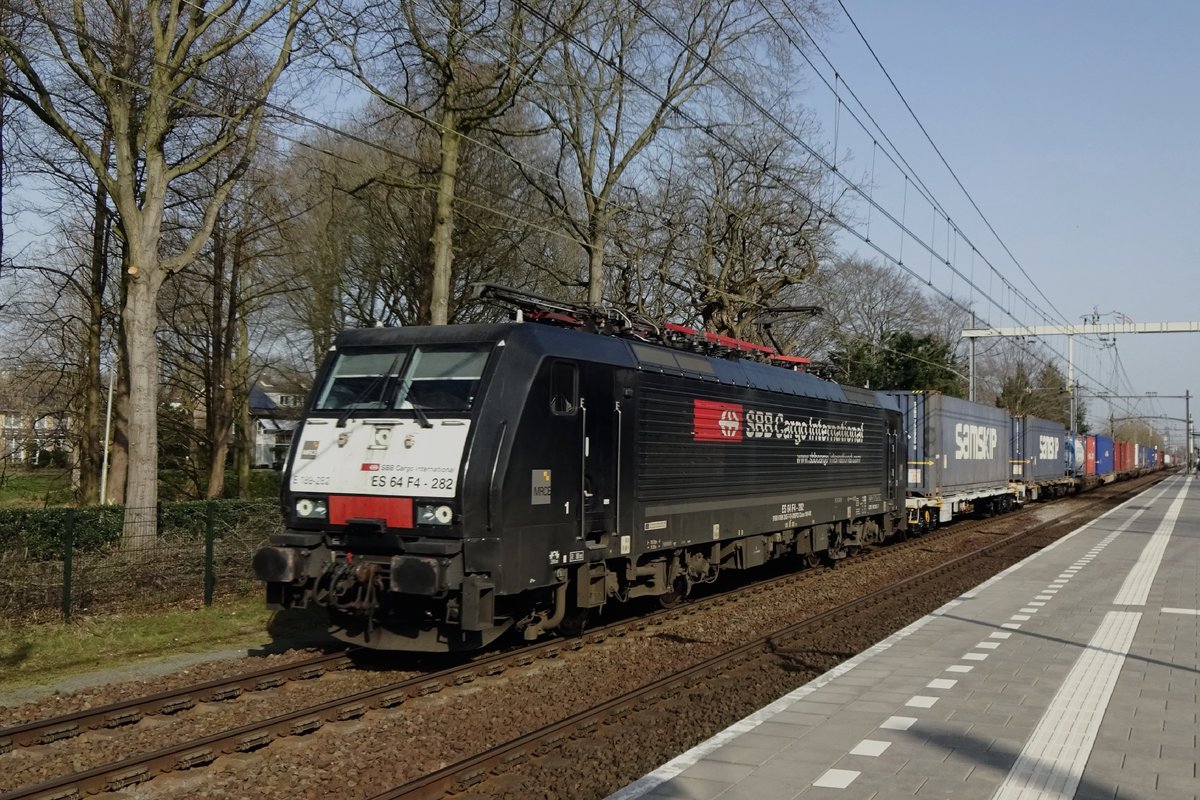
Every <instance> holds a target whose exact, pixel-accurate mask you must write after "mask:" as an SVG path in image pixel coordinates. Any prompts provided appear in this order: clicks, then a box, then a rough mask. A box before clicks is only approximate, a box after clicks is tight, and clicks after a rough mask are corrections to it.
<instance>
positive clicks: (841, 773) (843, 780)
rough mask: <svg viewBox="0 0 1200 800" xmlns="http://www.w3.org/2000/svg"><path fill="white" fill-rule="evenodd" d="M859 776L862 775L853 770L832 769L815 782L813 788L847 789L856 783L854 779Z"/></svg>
mask: <svg viewBox="0 0 1200 800" xmlns="http://www.w3.org/2000/svg"><path fill="white" fill-rule="evenodd" d="M859 775H862V773H861V772H857V771H855V770H852V769H831V770H827V771H826V772H825V774H824V775H822V776H821V777H819V778H817V779H816V780H815V781H813V786H820V787H821V788H822V789H845V788H846V787H847V786H849V785H850V784H852V783H854V779H855V778H857V777H858V776H859Z"/></svg>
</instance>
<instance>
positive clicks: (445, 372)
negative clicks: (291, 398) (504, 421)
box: [316, 345, 488, 413]
mask: <svg viewBox="0 0 1200 800" xmlns="http://www.w3.org/2000/svg"><path fill="white" fill-rule="evenodd" d="M487 358H488V348H487V346H486V345H457V346H454V345H452V346H437V347H398V348H395V349H392V350H386V351H372V352H367V353H363V352H358V353H355V352H345V351H343V352H340V353H338V356H337V361H336V362H334V365H333V368H332V369H331V370H330V372H329V377H328V378H327V379H326V382H325V385H324V386H323V387H322V388H321V390H320V392H319V393H318V394H317V402H316V408H317V409H319V410H323V411H345V412H350V411H355V410H360V409H361V410H376V411H384V410H388V409H392V410H414V409H415V410H418V411H420V412H425V411H441V412H447V413H461V412H465V411H469V410H470V409H471V406H472V404H473V403H474V402H475V395H476V393H477V392H478V391H479V382H480V379H481V378H482V377H483V368H484V366H485V365H486V364H487Z"/></svg>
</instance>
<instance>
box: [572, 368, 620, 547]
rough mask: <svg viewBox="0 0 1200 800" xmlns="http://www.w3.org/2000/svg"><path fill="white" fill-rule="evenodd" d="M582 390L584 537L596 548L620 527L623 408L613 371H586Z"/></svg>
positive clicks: (581, 492)
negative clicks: (619, 501) (619, 490)
mask: <svg viewBox="0 0 1200 800" xmlns="http://www.w3.org/2000/svg"><path fill="white" fill-rule="evenodd" d="M579 388H580V393H579V399H580V404H581V406H582V413H583V425H582V428H583V441H582V442H581V448H580V449H581V451H582V458H581V461H580V464H581V482H580V496H581V498H582V504H581V510H582V516H581V518H580V535H581V536H582V537H583V538H584V539H585V540H586V541H588V542H590V543H592V545H593V546H596V545H598V544H599V543H600V541H601V537H602V535H603V534H604V533H610V532H612V531H613V530H614V527H615V525H616V510H617V507H618V505H619V503H618V499H617V492H618V488H619V487H618V486H617V464H618V459H619V456H618V452H619V440H618V436H619V432H620V408H619V406H618V405H617V398H616V396H615V394H616V392H615V391H614V388H615V387H614V378H613V373H612V371H610V370H607V369H603V368H593V369H589V370H584V371H582V373H581V374H580V387H579Z"/></svg>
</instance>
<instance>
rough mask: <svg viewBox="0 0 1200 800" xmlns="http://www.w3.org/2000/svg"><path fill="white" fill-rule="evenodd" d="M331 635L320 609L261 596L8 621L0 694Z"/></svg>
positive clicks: (1, 629) (0, 644)
mask: <svg viewBox="0 0 1200 800" xmlns="http://www.w3.org/2000/svg"><path fill="white" fill-rule="evenodd" d="M324 630H325V622H324V619H323V616H322V614H321V613H320V612H318V611H287V612H272V611H269V610H267V608H266V607H265V606H264V604H263V600H262V597H261V596H259V595H256V596H254V597H245V598H230V599H225V600H221V601H218V602H217V603H214V604H213V605H212V606H210V607H207V608H205V607H200V608H191V609H188V608H179V609H167V610H164V611H160V612H158V613H154V614H121V615H113V616H96V617H83V618H79V619H76V620H73V621H71V622H52V623H44V624H31V625H12V624H5V625H2V626H0V692H3V691H6V690H12V689H22V688H28V687H39V688H40V687H44V688H45V690H46V692H47V693H50V692H53V691H55V688H56V686H57V685H58V684H59V683H60V682H61V681H62V680H63V679H64V678H68V677H72V676H76V675H80V674H83V673H87V672H94V671H100V670H111V669H118V668H130V667H132V668H136V667H137V666H139V665H145V664H152V663H154V662H157V661H162V660H165V659H168V658H171V657H174V656H180V655H185V654H191V653H205V652H210V651H220V650H229V649H237V648H253V647H262V646H266V645H270V644H272V643H287V642H303V641H306V640H313V639H319V638H320V637H321V635H322V634H323V632H324ZM131 677H137V676H136V675H132V676H131Z"/></svg>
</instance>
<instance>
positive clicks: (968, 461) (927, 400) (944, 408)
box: [889, 392, 1012, 497]
mask: <svg viewBox="0 0 1200 800" xmlns="http://www.w3.org/2000/svg"><path fill="white" fill-rule="evenodd" d="M889 394H891V395H892V396H893V397H895V398H897V399H898V400H899V401H900V407H901V411H902V413H903V414H904V428H905V434H906V437H905V438H906V439H907V445H908V453H907V459H906V460H907V462H908V491H909V492H911V493H912V494H915V495H919V496H922V497H936V496H939V495H946V494H953V493H956V492H966V491H979V490H983V489H993V488H996V487H1002V488H1007V486H1008V481H1009V476H1010V473H1011V471H1012V470H1011V467H1010V465H1009V453H1010V448H1011V442H1012V438H1011V436H1012V434H1011V433H1010V427H1011V424H1012V421H1011V419H1010V418H1009V416H1008V413H1007V412H1006V411H1005V410H1004V409H1002V408H996V407H995V406H987V405H982V404H980V403H971V402H968V401H966V400H959V399H958V398H956V397H946V396H944V395H940V394H925V393H923V392H891V393H889Z"/></svg>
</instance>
